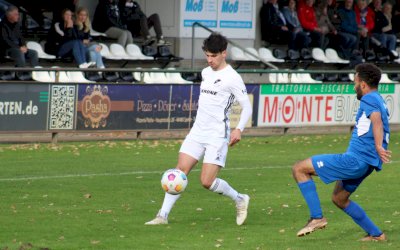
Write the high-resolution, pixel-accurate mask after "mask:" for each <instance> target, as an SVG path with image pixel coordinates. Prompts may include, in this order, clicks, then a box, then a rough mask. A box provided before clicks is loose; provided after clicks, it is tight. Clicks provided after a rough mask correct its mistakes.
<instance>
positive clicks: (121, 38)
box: [93, 0, 133, 47]
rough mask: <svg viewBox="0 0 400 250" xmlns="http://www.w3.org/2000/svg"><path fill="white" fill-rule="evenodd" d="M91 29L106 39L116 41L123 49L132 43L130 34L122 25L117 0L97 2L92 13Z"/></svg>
mask: <svg viewBox="0 0 400 250" xmlns="http://www.w3.org/2000/svg"><path fill="white" fill-rule="evenodd" d="M93 28H94V29H95V30H96V31H99V32H103V33H105V34H106V35H107V36H108V37H111V38H114V39H118V43H119V44H121V45H122V46H123V47H126V45H128V44H130V43H132V42H133V38H132V34H131V32H130V31H129V30H127V27H126V25H124V24H123V23H122V19H121V15H120V11H119V7H118V0H99V4H98V5H97V7H96V10H95V12H94V18H93Z"/></svg>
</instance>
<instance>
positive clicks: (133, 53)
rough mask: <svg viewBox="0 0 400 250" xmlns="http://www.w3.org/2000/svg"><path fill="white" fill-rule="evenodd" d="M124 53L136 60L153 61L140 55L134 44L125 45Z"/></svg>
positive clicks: (152, 58) (139, 50) (151, 58)
mask: <svg viewBox="0 0 400 250" xmlns="http://www.w3.org/2000/svg"><path fill="white" fill-rule="evenodd" d="M126 53H127V54H128V55H129V56H130V57H131V58H133V59H136V60H154V57H152V56H145V55H143V53H142V50H141V49H140V48H139V46H137V45H136V44H133V43H131V44H128V45H126Z"/></svg>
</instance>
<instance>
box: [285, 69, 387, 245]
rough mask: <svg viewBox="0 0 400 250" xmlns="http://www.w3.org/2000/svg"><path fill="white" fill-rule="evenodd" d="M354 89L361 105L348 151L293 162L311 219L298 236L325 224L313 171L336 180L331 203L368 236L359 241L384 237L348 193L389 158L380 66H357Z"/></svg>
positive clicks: (329, 180)
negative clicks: (379, 85)
mask: <svg viewBox="0 0 400 250" xmlns="http://www.w3.org/2000/svg"><path fill="white" fill-rule="evenodd" d="M355 70H356V74H355V76H354V83H355V86H354V90H355V92H356V93H357V99H358V100H360V107H359V109H358V112H357V116H356V126H355V127H354V130H353V133H352V136H351V140H350V143H349V146H348V149H347V152H345V153H343V154H323V155H315V156H312V157H311V158H308V159H306V160H303V161H300V162H298V163H296V164H295V165H294V166H293V169H292V170H293V177H294V179H295V180H296V182H297V184H298V186H299V188H300V191H301V193H302V195H303V197H304V199H305V201H306V203H307V205H308V208H309V210H310V217H311V218H310V220H309V221H308V223H307V224H306V225H305V226H304V227H303V228H302V229H301V230H300V231H299V232H298V233H297V236H299V237H301V236H304V235H307V234H309V233H312V232H313V231H315V230H317V229H322V228H324V227H325V226H326V225H327V224H328V222H327V220H326V218H325V217H323V214H322V209H321V205H320V201H319V198H318V194H317V190H316V186H315V183H314V181H313V179H312V176H313V175H317V176H319V177H320V179H321V180H322V181H323V182H324V183H326V184H328V183H331V182H333V181H336V185H335V188H334V190H333V194H332V201H333V203H334V204H335V205H336V206H337V207H338V208H340V209H342V210H343V211H344V212H345V213H346V214H348V215H349V216H350V217H351V218H352V219H353V220H354V222H355V223H357V224H358V225H359V226H360V227H361V228H362V229H363V230H364V231H365V232H366V233H367V236H366V237H364V238H362V239H361V240H362V241H383V240H386V236H385V234H384V233H383V232H382V231H381V230H380V229H379V228H378V227H377V226H376V225H375V224H374V223H373V222H372V221H371V219H370V218H369V217H368V216H367V214H366V213H365V211H364V210H363V209H362V208H361V207H360V206H359V205H358V204H357V203H355V202H354V201H352V200H350V199H349V197H350V195H351V194H352V193H353V192H354V191H355V190H356V189H357V187H358V186H359V185H360V184H361V182H362V181H363V180H364V179H365V178H366V177H367V176H368V175H370V174H371V173H372V172H373V171H374V170H376V171H380V170H381V169H382V163H387V162H389V161H390V157H391V152H390V151H389V150H387V147H388V143H389V134H390V131H389V120H388V116H389V113H388V110H387V107H386V104H385V101H384V100H383V98H382V97H381V95H380V94H379V92H378V84H379V81H380V78H381V71H380V69H379V68H378V67H377V66H375V65H373V64H369V63H364V64H359V65H357V66H356V69H355Z"/></svg>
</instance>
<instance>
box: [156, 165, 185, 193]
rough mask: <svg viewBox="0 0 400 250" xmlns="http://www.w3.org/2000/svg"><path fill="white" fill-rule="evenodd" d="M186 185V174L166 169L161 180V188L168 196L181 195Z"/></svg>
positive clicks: (177, 170)
mask: <svg viewBox="0 0 400 250" xmlns="http://www.w3.org/2000/svg"><path fill="white" fill-rule="evenodd" d="M187 183H188V179H187V177H186V174H185V173H184V172H182V171H181V170H179V169H175V168H174V169H168V170H167V171H165V173H164V174H163V176H162V178H161V187H162V188H163V189H164V191H165V192H167V193H169V194H180V193H182V192H183V191H184V190H185V188H186V186H187Z"/></svg>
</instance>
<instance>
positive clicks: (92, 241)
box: [90, 240, 100, 245]
mask: <svg viewBox="0 0 400 250" xmlns="http://www.w3.org/2000/svg"><path fill="white" fill-rule="evenodd" d="M90 243H92V244H93V245H97V244H99V243H100V241H99V240H91V241H90Z"/></svg>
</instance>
